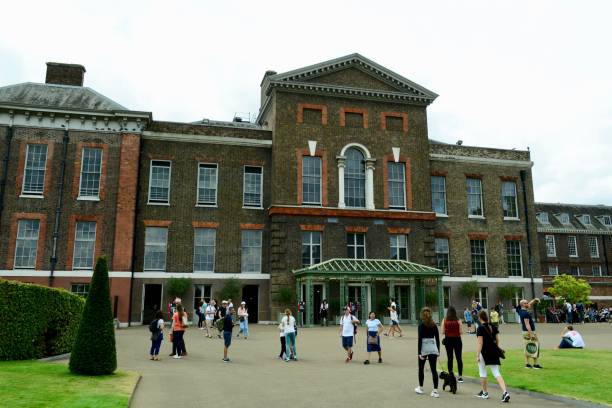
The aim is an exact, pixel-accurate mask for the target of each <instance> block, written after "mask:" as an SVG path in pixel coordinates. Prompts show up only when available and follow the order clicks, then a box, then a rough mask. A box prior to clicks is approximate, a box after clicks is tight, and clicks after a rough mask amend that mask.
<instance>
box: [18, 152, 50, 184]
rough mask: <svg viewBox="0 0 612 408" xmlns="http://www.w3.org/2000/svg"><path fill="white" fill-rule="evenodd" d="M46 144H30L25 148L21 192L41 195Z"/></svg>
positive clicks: (45, 160)
mask: <svg viewBox="0 0 612 408" xmlns="http://www.w3.org/2000/svg"><path fill="white" fill-rule="evenodd" d="M46 163H47V145H43V144H30V145H28V148H27V154H26V163H25V173H24V177H23V190H22V192H23V193H26V194H36V195H42V194H43V191H44V187H45V165H46Z"/></svg>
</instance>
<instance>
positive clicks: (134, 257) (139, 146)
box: [128, 136, 162, 327]
mask: <svg viewBox="0 0 612 408" xmlns="http://www.w3.org/2000/svg"><path fill="white" fill-rule="evenodd" d="M142 149H143V146H142V136H141V138H140V139H138V158H137V163H138V166H136V203H135V206H134V207H135V208H134V230H133V231H134V232H133V234H134V238H133V239H132V271H131V272H132V273H131V275H130V300H129V302H130V304H129V305H128V327H131V326H132V300H133V298H134V272H136V229H137V228H138V212H139V211H138V209H139V208H140V206H139V203H138V197H139V196H140V158H141V157H142ZM159 307H160V309H161V307H162V305H159Z"/></svg>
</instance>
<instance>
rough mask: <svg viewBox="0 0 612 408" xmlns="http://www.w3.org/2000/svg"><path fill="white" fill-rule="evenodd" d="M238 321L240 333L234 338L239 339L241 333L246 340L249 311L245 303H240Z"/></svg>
mask: <svg viewBox="0 0 612 408" xmlns="http://www.w3.org/2000/svg"><path fill="white" fill-rule="evenodd" d="M238 320H239V321H240V331H238V334H237V335H236V337H240V333H242V335H243V336H244V339H245V340H246V339H247V338H248V337H249V310H248V309H247V307H246V302H242V303H240V307H239V308H238Z"/></svg>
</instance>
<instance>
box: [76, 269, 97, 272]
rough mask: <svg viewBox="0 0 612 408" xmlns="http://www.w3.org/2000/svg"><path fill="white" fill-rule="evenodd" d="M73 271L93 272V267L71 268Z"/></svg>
mask: <svg viewBox="0 0 612 408" xmlns="http://www.w3.org/2000/svg"><path fill="white" fill-rule="evenodd" d="M72 270H73V271H86V272H93V268H72Z"/></svg>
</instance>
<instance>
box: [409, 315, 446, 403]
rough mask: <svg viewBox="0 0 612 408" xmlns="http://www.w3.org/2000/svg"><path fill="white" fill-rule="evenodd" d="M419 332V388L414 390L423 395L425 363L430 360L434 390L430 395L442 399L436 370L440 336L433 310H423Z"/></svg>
mask: <svg viewBox="0 0 612 408" xmlns="http://www.w3.org/2000/svg"><path fill="white" fill-rule="evenodd" d="M418 331H419V338H418V348H419V352H418V357H419V386H418V387H416V388H415V389H414V392H416V393H417V394H423V382H424V380H425V361H427V360H429V368H430V369H431V378H432V380H433V390H432V391H431V394H430V395H431V396H432V397H433V398H440V394H439V393H438V371H437V370H436V362H437V361H438V356H439V355H440V335H439V334H438V326H436V323H434V321H433V319H432V317H431V309H430V308H428V307H424V308H423V310H421V324H419V329H418Z"/></svg>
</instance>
